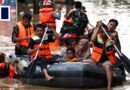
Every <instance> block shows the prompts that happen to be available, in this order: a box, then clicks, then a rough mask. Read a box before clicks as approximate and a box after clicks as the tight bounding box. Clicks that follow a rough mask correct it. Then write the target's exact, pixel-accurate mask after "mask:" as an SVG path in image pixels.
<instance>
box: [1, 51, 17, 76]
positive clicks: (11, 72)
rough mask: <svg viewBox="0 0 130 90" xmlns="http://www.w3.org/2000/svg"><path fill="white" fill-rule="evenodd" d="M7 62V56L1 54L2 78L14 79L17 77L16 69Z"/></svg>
mask: <svg viewBox="0 0 130 90" xmlns="http://www.w3.org/2000/svg"><path fill="white" fill-rule="evenodd" d="M7 62H8V61H7V57H6V55H5V54H4V53H2V52H0V78H5V77H7V78H12V77H14V76H15V69H14V67H13V65H11V64H9V63H7Z"/></svg>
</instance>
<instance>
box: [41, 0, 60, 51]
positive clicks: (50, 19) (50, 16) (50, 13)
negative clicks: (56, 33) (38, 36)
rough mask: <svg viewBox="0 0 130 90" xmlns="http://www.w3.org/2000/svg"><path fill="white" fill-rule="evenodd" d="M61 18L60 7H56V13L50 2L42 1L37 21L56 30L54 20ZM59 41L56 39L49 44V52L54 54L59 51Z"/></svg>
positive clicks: (48, 0)
mask: <svg viewBox="0 0 130 90" xmlns="http://www.w3.org/2000/svg"><path fill="white" fill-rule="evenodd" d="M60 18H61V6H58V8H57V9H56V11H54V9H53V6H52V2H51V1H50V0H44V1H43V8H41V9H40V10H39V19H40V21H41V22H42V23H43V24H48V25H49V26H51V29H55V30H56V21H55V20H56V19H58V20H60ZM59 45H60V39H59V38H58V39H56V40H55V41H54V42H53V43H52V42H50V43H49V46H50V50H51V52H54V51H56V50H58V49H59Z"/></svg>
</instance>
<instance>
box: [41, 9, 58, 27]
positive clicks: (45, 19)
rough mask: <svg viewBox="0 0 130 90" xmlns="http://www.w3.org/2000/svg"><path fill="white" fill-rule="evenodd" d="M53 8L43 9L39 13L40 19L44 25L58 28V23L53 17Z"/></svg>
mask: <svg viewBox="0 0 130 90" xmlns="http://www.w3.org/2000/svg"><path fill="white" fill-rule="evenodd" d="M53 12H54V9H53V8H42V9H40V11H39V19H40V21H41V22H42V23H44V24H46V23H47V24H49V26H51V27H53V28H56V21H55V18H54V17H53Z"/></svg>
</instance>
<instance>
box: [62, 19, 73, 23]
mask: <svg viewBox="0 0 130 90" xmlns="http://www.w3.org/2000/svg"><path fill="white" fill-rule="evenodd" d="M64 22H67V23H70V24H72V18H70V19H66V18H65V19H64Z"/></svg>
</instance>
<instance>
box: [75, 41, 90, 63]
mask: <svg viewBox="0 0 130 90" xmlns="http://www.w3.org/2000/svg"><path fill="white" fill-rule="evenodd" d="M76 54H77V57H78V58H79V60H81V61H83V60H86V59H89V58H90V56H91V53H90V47H89V41H88V39H81V40H80V41H79V43H78V46H77V48H76Z"/></svg>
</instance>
